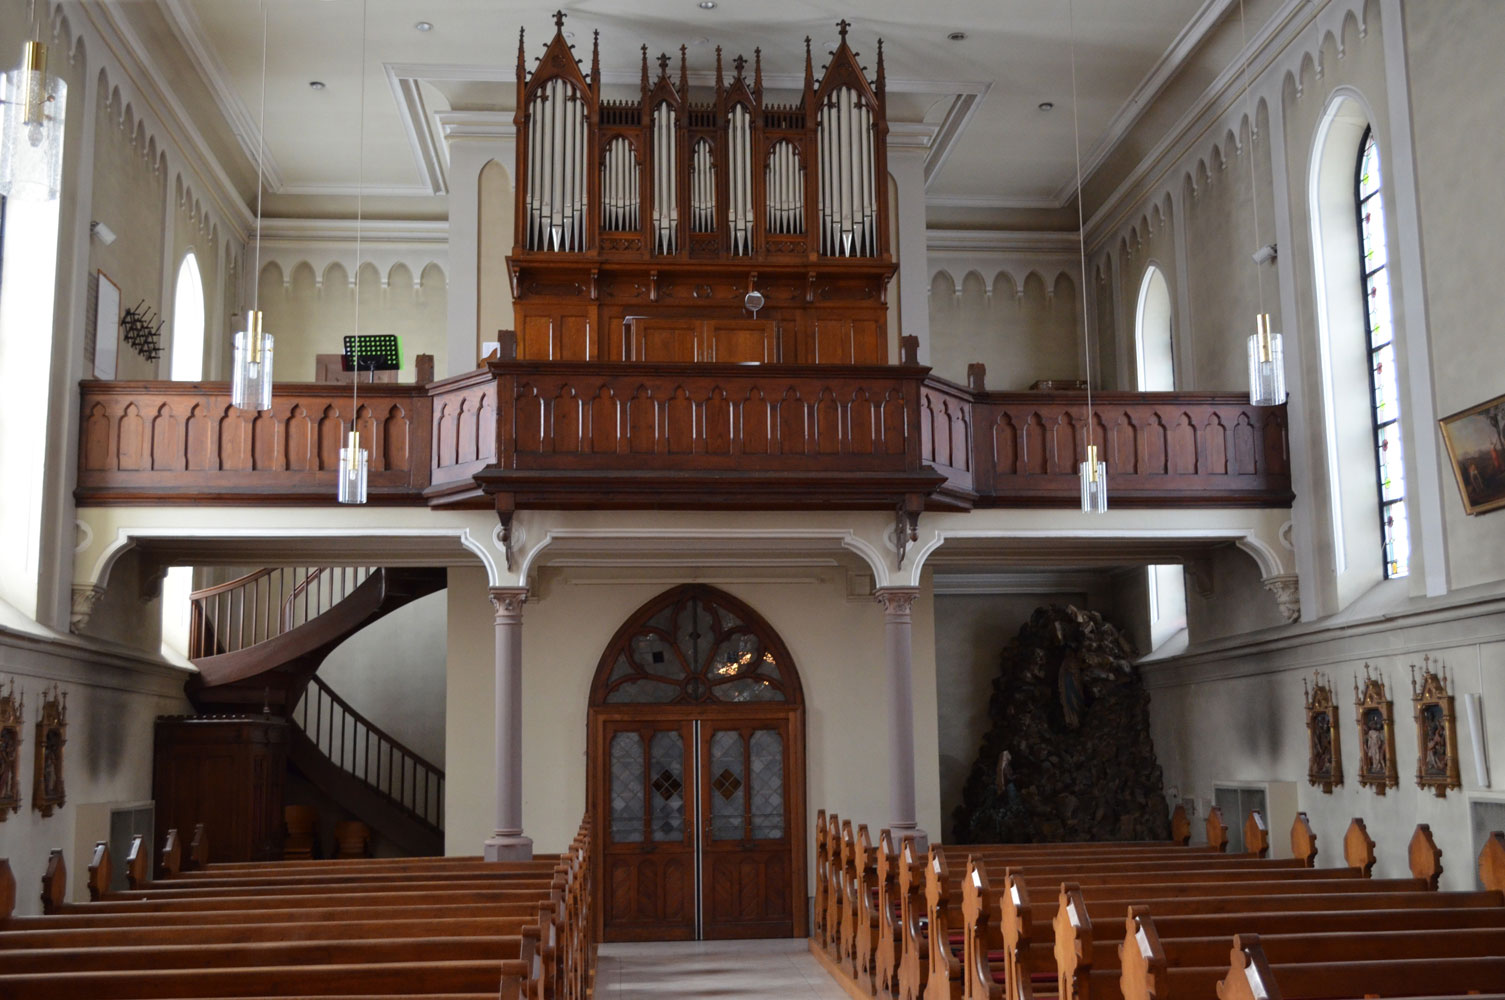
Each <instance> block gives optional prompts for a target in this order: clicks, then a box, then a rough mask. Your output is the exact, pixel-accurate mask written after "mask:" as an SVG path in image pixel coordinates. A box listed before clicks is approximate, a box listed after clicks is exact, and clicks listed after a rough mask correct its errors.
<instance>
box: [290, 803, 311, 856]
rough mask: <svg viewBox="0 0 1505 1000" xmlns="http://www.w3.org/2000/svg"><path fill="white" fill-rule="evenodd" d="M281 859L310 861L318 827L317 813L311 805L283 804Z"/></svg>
mask: <svg viewBox="0 0 1505 1000" xmlns="http://www.w3.org/2000/svg"><path fill="white" fill-rule="evenodd" d="M282 823H283V826H285V827H286V833H285V836H284V837H283V841H282V860H284V861H312V860H313V857H314V845H315V844H316V842H317V840H316V836H317V831H318V828H319V813H318V810H316V809H315V808H314V807H313V806H283V807H282Z"/></svg>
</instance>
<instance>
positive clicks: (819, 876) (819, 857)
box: [810, 809, 830, 947]
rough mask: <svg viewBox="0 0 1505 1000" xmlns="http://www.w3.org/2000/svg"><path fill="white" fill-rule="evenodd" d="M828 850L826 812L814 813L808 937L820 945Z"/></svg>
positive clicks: (824, 910) (823, 932)
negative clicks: (813, 853)
mask: <svg viewBox="0 0 1505 1000" xmlns="http://www.w3.org/2000/svg"><path fill="white" fill-rule="evenodd" d="M829 858H830V848H829V845H828V844H827V843H826V811H825V810H824V809H817V810H816V811H815V899H814V901H813V902H812V903H811V913H812V920H811V933H810V936H811V937H813V938H814V939H815V940H816V941H819V942H820V943H821V946H822V947H824V946H825V943H826V878H827V877H828V875H827V869H826V866H827V865H828V864H829V863H830V862H829Z"/></svg>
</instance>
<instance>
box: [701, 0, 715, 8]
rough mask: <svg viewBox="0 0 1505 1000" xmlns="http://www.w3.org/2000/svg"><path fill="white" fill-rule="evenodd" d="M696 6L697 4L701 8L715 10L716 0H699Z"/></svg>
mask: <svg viewBox="0 0 1505 1000" xmlns="http://www.w3.org/2000/svg"><path fill="white" fill-rule="evenodd" d="M697 6H699V7H700V9H701V10H715V9H716V0H700V3H699V4H698V5H697Z"/></svg>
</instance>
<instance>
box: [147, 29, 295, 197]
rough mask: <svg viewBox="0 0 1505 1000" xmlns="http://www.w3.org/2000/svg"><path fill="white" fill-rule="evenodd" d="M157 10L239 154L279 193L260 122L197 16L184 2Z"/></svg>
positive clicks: (274, 164) (273, 162)
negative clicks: (226, 126)
mask: <svg viewBox="0 0 1505 1000" xmlns="http://www.w3.org/2000/svg"><path fill="white" fill-rule="evenodd" d="M157 7H158V9H159V10H161V12H162V16H163V18H164V19H165V20H166V21H167V23H168V25H169V26H170V27H171V28H172V32H173V35H174V36H176V37H177V39H178V43H179V44H180V45H182V46H183V48H184V49H185V50H186V51H187V52H188V58H189V59H190V61H192V63H193V68H194V70H195V71H196V72H197V73H198V74H199V76H200V78H202V79H203V81H204V83H205V85H206V86H207V87H208V88H209V93H211V94H212V95H214V103H215V104H216V105H217V106H218V107H219V110H220V114H222V115H224V116H225V120H226V121H227V122H229V123H230V131H231V132H233V133H234V134H235V138H236V140H237V141H238V142H239V143H240V149H241V152H242V153H244V154H245V156H246V159H248V160H249V161H250V162H252V163H256V162H257V157H258V156H260V159H261V172H262V174H263V175H264V177H265V185H266V188H267V190H268V191H272V192H274V193H280V192H281V190H282V173H281V171H280V170H279V169H278V167H277V161H276V160H275V159H274V158H273V157H272V153H271V151H270V150H268V149H266V148H264V146H263V137H262V134H261V123H260V122H259V121H258V120H257V117H256V116H255V115H254V114H252V113H251V109H250V108H248V107H246V103H245V102H244V101H242V100H241V99H240V95H239V94H237V93H236V92H235V88H234V87H233V86H231V84H230V73H229V71H228V70H227V69H226V68H225V64H224V63H223V62H221V61H220V58H219V56H218V55H216V54H215V52H214V46H213V45H212V44H210V42H209V38H208V36H206V35H205V34H204V26H203V24H202V23H200V21H199V16H198V14H196V13H195V12H194V10H193V8H192V7H191V6H190V5H189V4H188V3H187V0H157Z"/></svg>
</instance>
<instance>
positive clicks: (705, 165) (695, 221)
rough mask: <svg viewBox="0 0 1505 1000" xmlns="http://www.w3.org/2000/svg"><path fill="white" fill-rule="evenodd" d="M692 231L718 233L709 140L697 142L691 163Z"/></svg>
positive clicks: (714, 180)
mask: <svg viewBox="0 0 1505 1000" xmlns="http://www.w3.org/2000/svg"><path fill="white" fill-rule="evenodd" d="M690 231H691V232H692V233H714V232H715V231H716V172H715V166H714V164H713V163H712V161H711V143H710V140H708V139H699V140H697V141H696V143H695V153H694V156H693V157H692V158H691V162H690Z"/></svg>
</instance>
